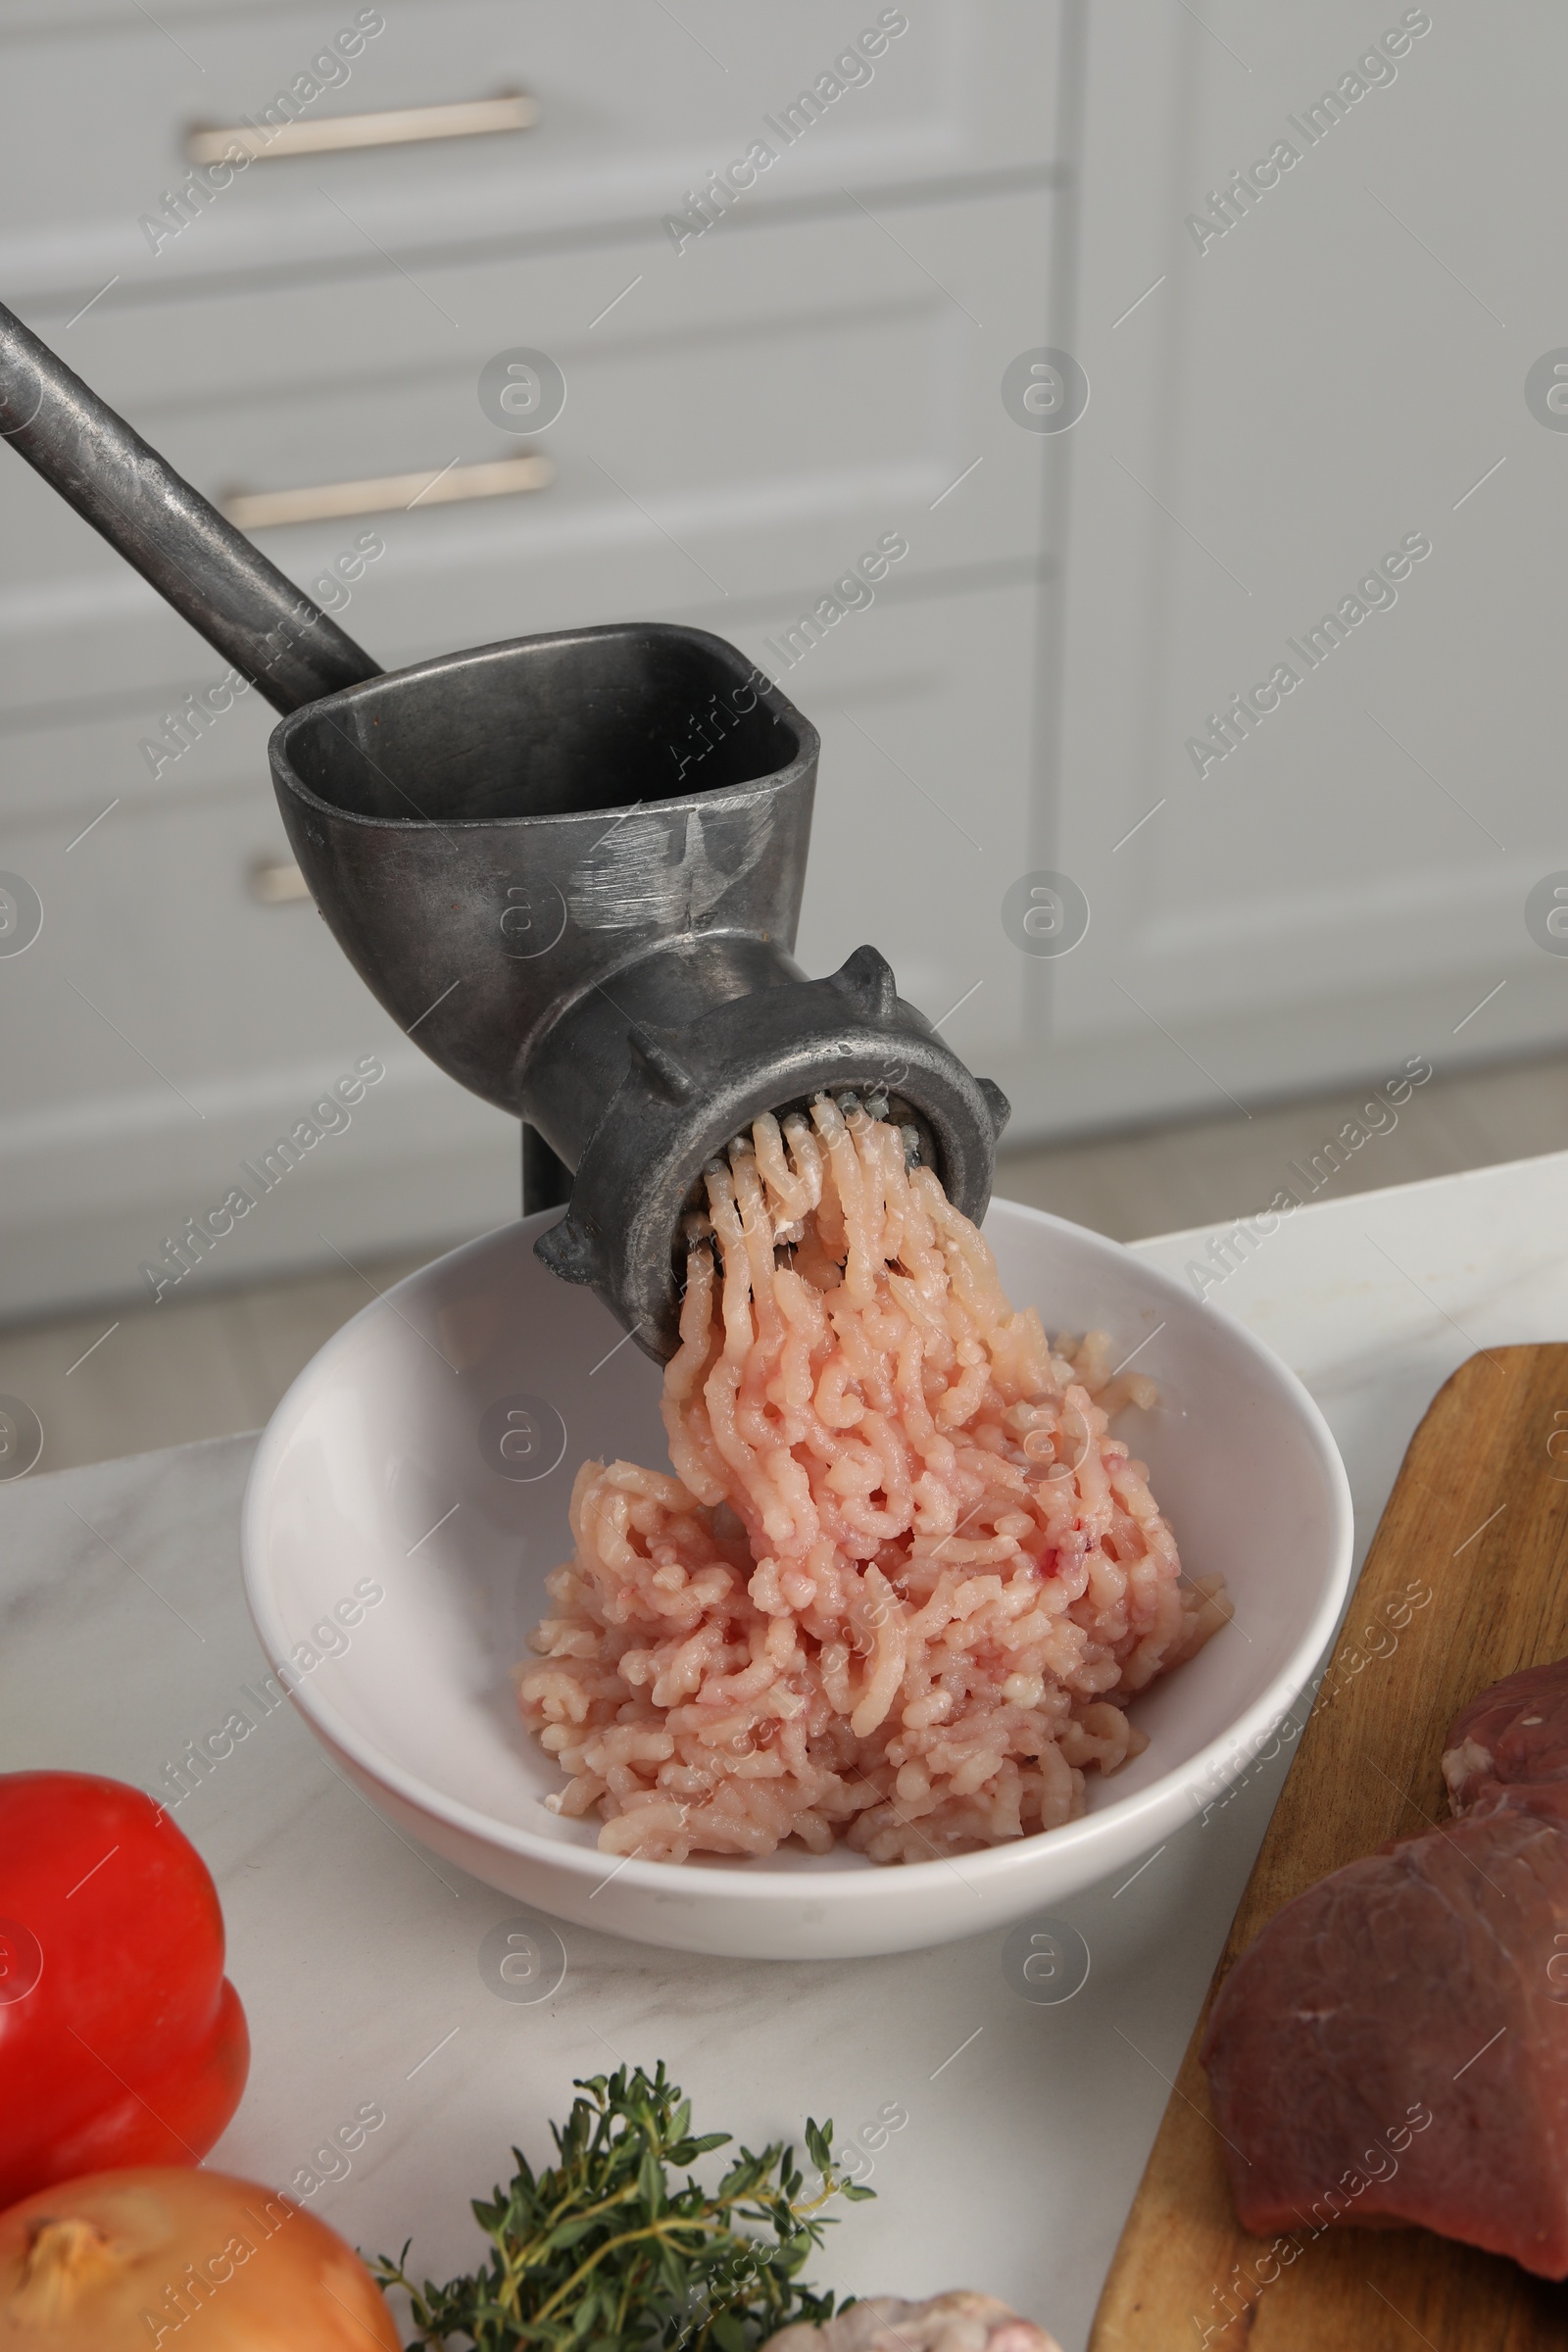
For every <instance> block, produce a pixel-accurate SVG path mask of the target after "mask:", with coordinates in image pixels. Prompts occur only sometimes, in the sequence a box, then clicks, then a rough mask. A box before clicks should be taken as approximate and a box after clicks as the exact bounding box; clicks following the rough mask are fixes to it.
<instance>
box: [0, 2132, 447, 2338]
mask: <svg viewBox="0 0 1568 2352" xmlns="http://www.w3.org/2000/svg"><path fill="white" fill-rule="evenodd" d="M376 2344H379V2345H381V2346H382V2347H383V2352H402V2338H401V2336H400V2335H399V2333H398V2330H397V2328H396V2327H394V2325H393V2322H392V2314H391V2312H390V2311H389V2310H388V2308H387V2305H386V2303H385V2302H384V2301H383V2299H382V2296H381V2292H380V2289H379V2288H378V2287H377V2286H376V2283H375V2281H374V2279H373V2278H371V2277H370V2274H369V2272H368V2270H367V2269H366V2267H365V2265H364V2263H363V2262H361V2260H360V2258H359V2256H358V2255H357V2254H356V2253H355V2252H354V2250H353V2248H352V2247H351V2246H349V2245H347V2244H346V2243H345V2242H344V2240H343V2239H342V2238H341V2237H339V2236H338V2234H337V2232H336V2231H335V2230H333V2229H327V2227H326V2225H325V2224H324V2223H323V2222H319V2221H318V2220H317V2219H316V2217H315V2215H314V2214H309V2213H305V2212H303V2211H302V2210H301V2208H300V2207H299V2206H298V2205H296V2204H295V2202H294V2200H293V2198H292V2197H285V2196H282V2195H280V2194H279V2193H278V2192H277V2191H276V2190H273V2189H269V2188H263V2187H262V2186H260V2185H259V2183H258V2182H256V2181H254V2180H235V2179H234V2178H233V2176H232V2175H231V2174H228V2173H211V2172H205V2171H199V2170H198V2171H192V2170H189V2169H188V2168H186V2167H184V2166H172V2165H171V2166H154V2167H148V2168H145V2169H142V2170H139V2171H116V2172H109V2173H90V2174H88V2175H87V2177H86V2178H85V2179H84V2180H67V2181H63V2182H61V2183H60V2184H59V2185H58V2186H57V2187H54V2188H46V2189H40V2190H39V2191H38V2193H37V2194H36V2195H35V2196H30V2197H26V2198H25V2199H24V2200H23V2202H22V2203H21V2204H20V2205H13V2206H12V2207H11V2209H10V2211H9V2212H7V2213H4V2214H0V2347H3V2348H4V2352H131V2348H132V2347H135V2352H158V2347H160V2346H162V2347H163V2352H368V2346H371V2345H376Z"/></svg>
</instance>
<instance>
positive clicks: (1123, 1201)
mask: <svg viewBox="0 0 1568 2352" xmlns="http://www.w3.org/2000/svg"><path fill="white" fill-rule="evenodd" d="M1363 1099H1364V1097H1363V1095H1360V1094H1357V1093H1354V1092H1350V1093H1347V1094H1345V1095H1343V1096H1332V1097H1327V1098H1323V1097H1318V1098H1314V1099H1313V1100H1311V1101H1309V1102H1303V1103H1288V1104H1284V1105H1281V1106H1279V1107H1276V1108H1273V1109H1268V1110H1259V1111H1256V1112H1254V1113H1253V1114H1252V1116H1251V1117H1250V1118H1242V1117H1237V1116H1235V1115H1234V1114H1231V1113H1227V1115H1226V1116H1225V1117H1224V1118H1218V1119H1202V1120H1191V1121H1187V1122H1184V1123H1182V1124H1179V1125H1172V1126H1165V1127H1156V1128H1151V1129H1146V1130H1144V1131H1142V1132H1140V1133H1137V1134H1131V1135H1123V1136H1114V1137H1108V1138H1100V1139H1098V1140H1093V1141H1087V1142H1079V1143H1070V1144H1058V1145H1052V1146H1048V1147H1045V1148H1043V1149H1040V1150H1036V1151H1025V1152H1011V1153H1007V1154H1005V1155H1004V1159H1003V1163H1002V1166H1001V1168H1000V1170H999V1175H998V1184H997V1190H998V1191H999V1192H1000V1193H1003V1194H1005V1195H1007V1196H1009V1197H1010V1198H1011V1199H1013V1200H1015V1201H1031V1202H1034V1203H1035V1204H1036V1205H1038V1206H1039V1207H1042V1208H1050V1209H1054V1211H1055V1212H1056V1213H1057V1214H1058V1215H1060V1216H1065V1217H1071V1218H1073V1219H1074V1220H1075V1221H1076V1222H1077V1223H1079V1224H1082V1225H1089V1226H1093V1227H1095V1228H1097V1229H1098V1230H1099V1231H1100V1232H1102V1233H1108V1234H1110V1235H1112V1236H1114V1237H1115V1238H1116V1239H1117V1240H1119V1241H1132V1240H1136V1239H1137V1238H1139V1237H1140V1236H1142V1235H1146V1234H1153V1233H1169V1232H1172V1231H1175V1230H1179V1229H1180V1228H1181V1227H1183V1226H1188V1225H1209V1224H1215V1223H1218V1222H1219V1221H1220V1220H1221V1219H1224V1218H1228V1217H1233V1216H1240V1215H1245V1214H1246V1213H1247V1212H1248V1211H1249V1210H1251V1209H1254V1208H1260V1207H1262V1206H1263V1205H1264V1204H1265V1203H1266V1202H1267V1201H1269V1200H1271V1199H1272V1197H1273V1196H1274V1194H1275V1193H1276V1192H1277V1191H1278V1190H1279V1189H1280V1188H1281V1186H1283V1185H1286V1184H1289V1183H1290V1182H1292V1179H1291V1178H1290V1177H1289V1176H1288V1175H1287V1172H1286V1169H1287V1163H1288V1162H1289V1161H1291V1160H1293V1159H1294V1160H1296V1161H1298V1162H1299V1163H1300V1164H1302V1165H1304V1164H1305V1162H1306V1160H1307V1159H1309V1158H1310V1155H1311V1154H1312V1153H1313V1152H1317V1151H1319V1150H1320V1149H1321V1147H1322V1145H1323V1144H1324V1142H1325V1141H1326V1140H1327V1139H1328V1138H1330V1137H1332V1136H1334V1135H1335V1134H1336V1133H1337V1132H1338V1130H1339V1129H1340V1127H1341V1126H1342V1125H1343V1124H1344V1122H1345V1121H1346V1120H1348V1118H1350V1117H1351V1116H1352V1115H1353V1114H1354V1112H1355V1111H1356V1109H1357V1106H1358V1104H1359V1103H1360V1102H1361V1101H1362V1100H1363ZM1562 1150H1568V1057H1559V1058H1554V1059H1552V1060H1549V1061H1537V1062H1529V1063H1515V1064H1512V1065H1510V1066H1508V1067H1505V1068H1501V1069H1493V1070H1486V1071H1481V1072H1477V1073H1475V1074H1473V1075H1470V1076H1467V1077H1462V1078H1446V1079H1444V1078H1434V1079H1432V1080H1431V1081H1430V1082H1429V1083H1428V1084H1427V1085H1426V1086H1424V1087H1422V1088H1421V1089H1420V1090H1419V1091H1418V1092H1417V1093H1415V1094H1414V1095H1412V1097H1411V1099H1410V1101H1409V1102H1408V1103H1406V1104H1405V1105H1404V1106H1403V1108H1402V1109H1401V1110H1400V1111H1399V1113H1398V1124H1397V1127H1395V1128H1394V1129H1393V1130H1391V1131H1389V1132H1386V1133H1384V1134H1381V1135H1376V1136H1373V1137H1372V1138H1371V1139H1370V1140H1369V1141H1368V1142H1367V1143H1365V1144H1364V1145H1363V1146H1362V1147H1361V1148H1360V1149H1359V1150H1358V1151H1356V1152H1355V1153H1354V1154H1353V1156H1352V1157H1351V1159H1350V1161H1349V1163H1348V1165H1347V1166H1346V1167H1344V1168H1343V1169H1342V1170H1341V1171H1340V1173H1339V1174H1338V1175H1337V1176H1335V1177H1334V1179H1333V1181H1332V1184H1331V1185H1330V1186H1328V1187H1326V1188H1325V1190H1324V1193H1323V1195H1322V1197H1323V1198H1329V1197H1331V1196H1332V1195H1333V1194H1335V1193H1351V1192H1365V1191H1369V1190H1371V1189H1373V1188H1376V1187H1380V1186H1383V1185H1390V1184H1404V1183H1408V1182H1410V1181H1411V1180H1413V1179H1415V1178H1418V1177H1423V1176H1441V1175H1446V1174H1449V1173H1451V1172H1453V1171H1454V1170H1457V1169H1460V1168H1472V1167H1485V1166H1488V1165H1490V1164H1492V1163H1494V1162H1495V1161H1498V1160H1506V1159H1522V1158H1526V1157H1529V1156H1531V1155H1533V1154H1535V1153H1537V1152H1555V1151H1562ZM1297 1189H1298V1190H1299V1189H1300V1188H1299V1186H1298V1188H1297ZM420 1262H421V1261H420V1259H419V1258H418V1257H417V1256H414V1257H405V1258H399V1259H393V1260H381V1261H379V1262H378V1263H376V1264H372V1265H370V1266H369V1267H368V1269H367V1271H368V1275H369V1276H371V1277H373V1280H374V1282H375V1284H376V1285H377V1286H378V1287H380V1288H383V1289H384V1288H385V1287H386V1285H387V1284H388V1283H391V1282H395V1281H397V1280H398V1279H399V1277H400V1276H402V1275H404V1274H407V1273H410V1272H412V1271H413V1269H414V1267H415V1266H416V1265H417V1264H418V1263H420ZM369 1296H370V1293H369V1290H368V1288H367V1286H366V1283H365V1282H364V1281H363V1280H360V1279H357V1278H356V1277H355V1276H353V1275H351V1274H346V1273H335V1272H334V1273H323V1274H314V1275H307V1276H302V1277H296V1278H293V1279H287V1280H279V1281H274V1282H270V1283H266V1284H263V1285H261V1286H259V1287H257V1288H254V1289H250V1290H232V1291H218V1290H215V1291H213V1292H212V1293H211V1294H210V1295H209V1296H208V1297H206V1298H196V1299H189V1300H186V1301H183V1302H181V1303H180V1304H178V1305H166V1306H160V1307H152V1306H146V1307H120V1308H115V1307H107V1308H104V1309H102V1310H100V1311H99V1312H98V1313H96V1314H90V1315H81V1314H73V1315H71V1316H69V1317H63V1318H61V1319H59V1320H57V1321H53V1322H41V1323H33V1324H28V1325H25V1326H23V1325H19V1326H17V1327H15V1328H13V1329H11V1330H9V1331H0V1397H6V1396H10V1397H21V1398H22V1399H24V1401H25V1403H27V1404H28V1405H30V1406H31V1408H32V1410H33V1411H34V1412H35V1413H36V1414H37V1415H38V1417H39V1419H40V1421H41V1422H42V1424H43V1429H44V1451H43V1456H42V1460H41V1463H40V1467H42V1468H45V1469H64V1468H67V1467H69V1466H70V1465H71V1464H73V1463H75V1462H89V1461H99V1460H102V1459H105V1458H107V1457H108V1456H110V1455H113V1454H122V1453H138V1452H141V1451H144V1450H146V1449H147V1448H150V1447H152V1446H172V1445H177V1444H180V1443H181V1442H183V1441H184V1440H187V1439H191V1438H206V1437H218V1436H221V1435H222V1434H224V1433H225V1432H227V1431H229V1430H235V1429H250V1428H255V1427H257V1426H258V1425H259V1424H260V1423H261V1422H263V1421H265V1420H266V1419H267V1417H268V1415H269V1414H270V1412H271V1410H272V1407H273V1406H274V1404H275V1403H276V1402H277V1400H278V1398H279V1397H281V1396H282V1394H283V1391H284V1390H285V1389H286V1388H287V1386H288V1384H289V1382H290V1381H291V1380H292V1379H293V1378H294V1375H295V1374H296V1372H298V1371H299V1370H300V1369H301V1367H302V1366H303V1365H304V1364H305V1363H306V1362H307V1361H308V1360H309V1359H310V1357H311V1356H312V1355H313V1354H314V1353H315V1352H316V1350H317V1348H319V1347H320V1346H321V1344H322V1342H323V1341H324V1340H326V1339H327V1338H329V1337H330V1335H331V1334H332V1332H334V1331H335V1330H336V1329H337V1327H338V1325H339V1324H340V1323H343V1322H346V1321H347V1319H348V1317H349V1316H350V1315H352V1314H355V1313H357V1312H358V1310H359V1309H360V1308H361V1307H362V1306H364V1305H365V1304H366V1302H367V1300H368V1298H369ZM111 1330H112V1331H113V1336H112V1337H111V1338H107V1339H106V1338H105V1337H104V1335H105V1334H106V1333H107V1332H110V1331H111ZM100 1341H102V1345H101V1346H100V1345H96V1344H95V1343H98V1342H100Z"/></svg>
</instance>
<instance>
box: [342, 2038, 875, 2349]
mask: <svg viewBox="0 0 1568 2352" xmlns="http://www.w3.org/2000/svg"><path fill="white" fill-rule="evenodd" d="M575 2088H576V2089H577V2090H579V2091H581V2092H582V2093H583V2094H584V2095H583V2096H582V2097H581V2098H578V2099H576V2100H574V2101H573V2103H572V2109H571V2113H570V2115H569V2116H568V2117H567V2119H566V2121H565V2123H564V2125H553V2126H552V2127H551V2136H552V2138H553V2139H554V2141H555V2144H556V2154H557V2158H558V2162H557V2163H556V2164H555V2165H554V2166H553V2167H550V2168H548V2169H547V2170H545V2171H544V2172H542V2173H540V2174H539V2175H538V2176H537V2178H536V2177H535V2175H534V2174H533V2172H532V2171H531V2169H530V2168H529V2166H528V2164H527V2162H526V2161H525V2159H524V2158H523V2156H522V2155H521V2153H520V2152H519V2151H518V2150H517V2149H516V2148H514V2149H513V2151H512V2154H513V2161H514V2163H515V2166H516V2173H515V2177H514V2179H513V2180H512V2183H511V2186H510V2188H508V2189H506V2190H503V2189H501V2188H500V2187H497V2188H494V2189H493V2190H492V2191H491V2196H490V2201H489V2202H488V2203H486V2202H485V2201H483V2200H482V2199H476V2200H475V2202H474V2206H473V2214H474V2219H475V2220H476V2221H477V2223H478V2225H479V2227H480V2229H482V2230H483V2231H484V2233H485V2235H486V2237H487V2238H488V2239H489V2240H490V2245H491V2253H490V2257H489V2259H488V2261H487V2262H486V2264H485V2265H484V2267H483V2268H482V2269H480V2270H477V2271H474V2272H471V2273H469V2274H468V2275H467V2276H466V2277H464V2278H452V2279H449V2280H448V2281H447V2283H446V2285H445V2286H436V2285H434V2284H433V2283H432V2282H431V2281H430V2280H429V2279H426V2280H425V2281H424V2283H423V2285H422V2286H417V2285H416V2284H415V2282H414V2280H413V2279H412V2278H410V2277H409V2275H408V2271H407V2268H406V2265H407V2262H408V2256H409V2248H408V2246H407V2245H405V2246H404V2248H403V2252H402V2253H401V2255H400V2256H399V2257H398V2259H397V2261H396V2262H393V2261H391V2260H390V2259H389V2258H388V2257H387V2256H385V2255H383V2256H381V2257H380V2259H379V2260H378V2261H377V2262H376V2264H375V2265H374V2268H375V2272H376V2276H377V2278H379V2279H380V2281H381V2284H382V2285H383V2286H398V2287H401V2288H403V2290H404V2291H405V2293H407V2295H408V2296H409V2299H410V2302H411V2304H412V2306H413V2311H414V2320H415V2325H416V2327H417V2329H418V2331H419V2332H418V2335H417V2340H416V2342H415V2343H414V2344H412V2345H411V2346H410V2347H409V2352H419V2348H420V2347H421V2346H427V2345H441V2344H445V2343H446V2342H447V2340H448V2338H449V2337H452V2336H461V2337H465V2338H466V2339H467V2341H468V2342H469V2343H471V2344H472V2346H473V2347H474V2352H523V2348H524V2347H526V2348H527V2352H576V2348H577V2347H580V2346H582V2345H584V2344H586V2343H587V2342H588V2340H589V2338H590V2337H592V2339H593V2343H594V2352H754V2347H755V2346H757V2345H758V2344H759V2343H760V2342H761V2340H762V2338H763V2337H764V2336H768V2335H771V2334H773V2333H774V2332H775V2331H776V2330H777V2329H778V2328H780V2327H788V2326H789V2325H790V2324H791V2322H792V2321H795V2320H806V2321H809V2322H810V2323H811V2324H813V2325H819V2324H820V2323H821V2322H822V2321H823V2320H828V2319H831V2318H832V2317H833V2314H834V2310H835V2308H836V2307H835V2303H834V2298H833V2296H832V2295H831V2294H818V2293H816V2292H814V2291H813V2290H812V2289H811V2288H810V2287H808V2286H805V2285H801V2284H798V2283H797V2276H798V2274H799V2272H800V2271H801V2270H802V2269H803V2268H804V2266H805V2264H806V2261H807V2259H808V2257H809V2253H810V2251H811V2249H812V2248H813V2247H815V2246H819V2245H820V2244H821V2241H822V2231H823V2229H824V2227H825V2225H826V2224H827V2223H828V2222H829V2221H830V2220H831V2219H832V2218H833V2217H832V2216H831V2215H829V2214H827V2213H825V2212H824V2211H823V2208H824V2207H825V2206H826V2205H828V2204H829V2203H830V2202H831V2201H832V2200H833V2199H834V2198H835V2197H838V2196H842V2197H843V2198H844V2199H845V2200H846V2201H847V2202H851V2201H853V2202H856V2203H858V2202H859V2201H860V2200H861V2199H862V2198H864V2197H869V2196H871V2195H873V2194H874V2193H875V2192H874V2191H873V2190H871V2189H868V2188H861V2187H859V2186H858V2185H856V2184H855V2183H854V2182H851V2181H849V2180H845V2179H844V2178H843V2176H842V2175H841V2174H840V2173H839V2172H838V2171H837V2170H836V2169H835V2167H834V2164H833V2159H832V2144H833V2126H832V2124H831V2123H827V2124H824V2125H821V2126H818V2125H817V2124H815V2123H813V2122H812V2121H811V2120H810V2119H809V2118H808V2120H807V2125H806V2144H807V2150H808V2153H809V2157H810V2160H811V2162H812V2164H813V2165H814V2166H815V2167H816V2169H817V2171H818V2172H819V2173H820V2175H821V2177H822V2178H821V2187H820V2189H819V2190H818V2191H817V2192H816V2194H815V2195H813V2196H809V2197H803V2194H802V2192H803V2188H804V2181H803V2178H802V2174H801V2170H800V2167H799V2164H798V2163H797V2161H796V2154H795V2150H794V2149H793V2148H792V2147H788V2146H786V2145H785V2144H784V2143H782V2142H779V2143H776V2144H775V2145H773V2146H771V2147H767V2148H763V2149H762V2150H760V2152H754V2151H753V2150H752V2149H750V2148H744V2147H743V2148H740V2149H739V2150H737V2152H736V2154H735V2156H734V2158H733V2159H732V2161H731V2162H730V2164H729V2166H728V2167H727V2169H726V2171H725V2172H724V2175H723V2177H722V2179H721V2180H720V2181H719V2183H718V2186H717V2188H716V2189H714V2190H712V2191H711V2192H710V2191H707V2190H705V2189H704V2188H703V2187H702V2186H701V2185H700V2183H699V2182H698V2181H697V2180H694V2179H693V2177H692V2175H691V2173H690V2171H689V2169H688V2168H689V2167H690V2166H691V2165H693V2164H695V2163H696V2162H697V2161H698V2159H699V2158H700V2157H703V2156H706V2155H710V2154H711V2152H712V2151H713V2149H715V2148H722V2147H727V2146H730V2145H731V2144H732V2142H731V2138H730V2134H729V2133H728V2132H725V2131H710V2132H705V2133H702V2134H700V2135H696V2134H694V2133H693V2132H692V2130H691V2103H690V2101H689V2100H688V2099H686V2098H685V2097H684V2096H683V2094H682V2093H681V2091H680V2090H679V2088H678V2087H677V2086H676V2085H675V2084H674V2083H672V2082H669V2080H668V2079H667V2077H666V2075H665V2072H664V2068H663V2065H662V2062H661V2064H660V2065H659V2066H658V2067H657V2068H656V2070H655V2072H654V2074H653V2075H652V2076H649V2075H648V2074H646V2073H645V2072H644V2070H643V2069H642V2068H641V2067H638V2068H636V2069H635V2070H632V2069H628V2068H626V2067H624V2066H623V2067H620V2068H618V2069H617V2070H616V2072H615V2073H614V2074H613V2075H610V2076H606V2075H594V2076H591V2077H589V2078H587V2079H586V2080H580V2081H579V2082H577V2083H576V2084H575Z"/></svg>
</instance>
